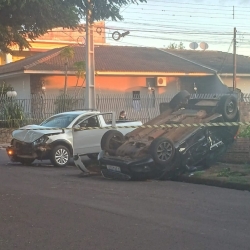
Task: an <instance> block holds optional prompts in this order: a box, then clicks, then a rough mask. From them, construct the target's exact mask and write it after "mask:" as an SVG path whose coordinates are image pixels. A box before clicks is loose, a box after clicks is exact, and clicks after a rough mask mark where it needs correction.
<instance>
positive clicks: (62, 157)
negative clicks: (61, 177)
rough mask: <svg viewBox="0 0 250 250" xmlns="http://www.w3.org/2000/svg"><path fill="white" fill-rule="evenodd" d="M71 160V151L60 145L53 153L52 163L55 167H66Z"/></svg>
mask: <svg viewBox="0 0 250 250" xmlns="http://www.w3.org/2000/svg"><path fill="white" fill-rule="evenodd" d="M69 159H70V152H69V149H68V148H67V147H65V146H62V145H58V146H56V147H54V148H53V149H52V151H51V156H50V161H51V163H52V164H53V165H54V166H55V167H65V166H66V165H67V164H68V162H69Z"/></svg>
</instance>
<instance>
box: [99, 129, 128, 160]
mask: <svg viewBox="0 0 250 250" xmlns="http://www.w3.org/2000/svg"><path fill="white" fill-rule="evenodd" d="M123 142H124V135H123V134H122V133H121V132H120V131H117V130H109V131H107V132H106V133H105V134H104V135H103V137H102V139H101V148H102V150H105V151H107V152H108V153H109V154H110V155H115V152H116V150H117V148H119V147H120V146H121V145H122V143H123Z"/></svg>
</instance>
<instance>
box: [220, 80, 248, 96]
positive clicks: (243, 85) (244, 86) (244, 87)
mask: <svg viewBox="0 0 250 250" xmlns="http://www.w3.org/2000/svg"><path fill="white" fill-rule="evenodd" d="M221 79H222V80H223V82H224V83H225V84H226V85H227V86H228V87H233V77H232V76H227V77H226V76H221ZM236 88H238V89H240V90H241V92H242V93H250V77H241V76H237V77H236Z"/></svg>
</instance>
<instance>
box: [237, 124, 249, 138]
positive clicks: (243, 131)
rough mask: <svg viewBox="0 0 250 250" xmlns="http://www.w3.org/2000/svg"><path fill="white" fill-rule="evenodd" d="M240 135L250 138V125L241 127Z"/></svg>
mask: <svg viewBox="0 0 250 250" xmlns="http://www.w3.org/2000/svg"><path fill="white" fill-rule="evenodd" d="M238 136H239V137H241V138H250V126H247V127H244V128H240V133H239V135H238Z"/></svg>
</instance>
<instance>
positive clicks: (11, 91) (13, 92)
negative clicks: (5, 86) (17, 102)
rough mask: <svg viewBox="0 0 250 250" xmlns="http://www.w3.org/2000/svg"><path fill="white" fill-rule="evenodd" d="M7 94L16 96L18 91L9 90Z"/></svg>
mask: <svg viewBox="0 0 250 250" xmlns="http://www.w3.org/2000/svg"><path fill="white" fill-rule="evenodd" d="M6 94H7V97H16V96H17V92H16V91H14V90H10V91H7V93H6Z"/></svg>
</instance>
